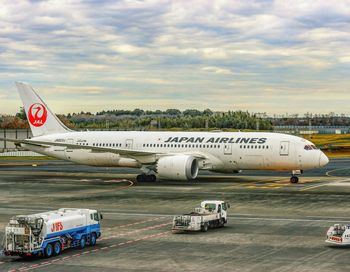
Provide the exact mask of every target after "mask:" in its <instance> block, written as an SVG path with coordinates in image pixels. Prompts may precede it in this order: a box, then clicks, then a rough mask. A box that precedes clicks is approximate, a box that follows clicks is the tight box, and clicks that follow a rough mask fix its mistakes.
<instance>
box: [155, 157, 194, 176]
mask: <svg viewBox="0 0 350 272" xmlns="http://www.w3.org/2000/svg"><path fill="white" fill-rule="evenodd" d="M198 170H199V165H198V160H197V159H196V158H195V157H193V156H190V155H174V156H167V157H162V158H160V159H159V160H158V162H157V167H156V172H157V174H158V176H159V177H160V178H164V179H175V180H191V179H195V178H196V177H197V175H198Z"/></svg>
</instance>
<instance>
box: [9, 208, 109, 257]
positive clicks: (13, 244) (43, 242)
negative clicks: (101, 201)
mask: <svg viewBox="0 0 350 272" xmlns="http://www.w3.org/2000/svg"><path fill="white" fill-rule="evenodd" d="M102 219H103V216H102V214H101V213H99V212H97V211H96V210H89V209H70V208H62V209H58V210H55V211H48V212H43V213H37V214H31V215H17V216H14V217H12V218H11V219H10V222H9V223H8V225H7V227H6V229H5V241H4V254H5V255H7V256H21V257H30V256H45V257H51V256H53V255H59V254H61V253H62V251H63V250H65V249H67V248H81V249H83V248H84V247H85V246H86V245H90V246H94V245H95V244H96V240H97V239H98V238H99V237H100V236H101V229H100V222H101V220H102Z"/></svg>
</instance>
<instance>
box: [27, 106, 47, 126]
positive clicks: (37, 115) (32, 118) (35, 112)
mask: <svg viewBox="0 0 350 272" xmlns="http://www.w3.org/2000/svg"><path fill="white" fill-rule="evenodd" d="M46 119H47V110H46V108H45V106H44V105H43V104H40V103H35V104H32V105H31V106H30V108H29V111H28V120H29V122H30V123H31V124H32V125H33V126H35V127H41V126H42V125H43V124H45V122H46Z"/></svg>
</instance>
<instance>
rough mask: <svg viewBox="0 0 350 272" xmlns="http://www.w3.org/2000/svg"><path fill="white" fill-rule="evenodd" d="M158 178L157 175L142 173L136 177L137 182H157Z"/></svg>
mask: <svg viewBox="0 0 350 272" xmlns="http://www.w3.org/2000/svg"><path fill="white" fill-rule="evenodd" d="M156 180H157V177H156V175H153V174H152V175H146V174H141V175H138V176H137V177H136V181H137V182H155V181H156Z"/></svg>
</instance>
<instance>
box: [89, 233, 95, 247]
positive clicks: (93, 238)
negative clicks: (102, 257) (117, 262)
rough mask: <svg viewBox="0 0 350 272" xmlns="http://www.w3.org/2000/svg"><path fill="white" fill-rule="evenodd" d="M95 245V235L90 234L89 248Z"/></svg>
mask: <svg viewBox="0 0 350 272" xmlns="http://www.w3.org/2000/svg"><path fill="white" fill-rule="evenodd" d="M94 245H96V234H95V233H92V234H91V239H90V246H94Z"/></svg>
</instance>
